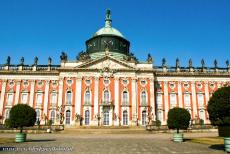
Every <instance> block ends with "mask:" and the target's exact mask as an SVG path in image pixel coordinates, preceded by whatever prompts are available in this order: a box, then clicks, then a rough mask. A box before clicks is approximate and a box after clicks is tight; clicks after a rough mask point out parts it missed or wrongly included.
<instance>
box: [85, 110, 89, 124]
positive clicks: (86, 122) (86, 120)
mask: <svg viewBox="0 0 230 154" xmlns="http://www.w3.org/2000/svg"><path fill="white" fill-rule="evenodd" d="M89 120H90V115H89V110H86V111H85V125H89Z"/></svg>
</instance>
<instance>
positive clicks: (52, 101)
mask: <svg viewBox="0 0 230 154" xmlns="http://www.w3.org/2000/svg"><path fill="white" fill-rule="evenodd" d="M56 101H57V93H55V92H53V93H52V94H51V104H52V106H55V105H56Z"/></svg>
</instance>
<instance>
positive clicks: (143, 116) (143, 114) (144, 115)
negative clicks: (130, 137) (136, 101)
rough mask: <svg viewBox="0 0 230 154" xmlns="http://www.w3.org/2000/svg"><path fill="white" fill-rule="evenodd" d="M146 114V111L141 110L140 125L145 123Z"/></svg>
mask: <svg viewBox="0 0 230 154" xmlns="http://www.w3.org/2000/svg"><path fill="white" fill-rule="evenodd" d="M146 118H147V114H146V111H142V125H143V126H144V125H146Z"/></svg>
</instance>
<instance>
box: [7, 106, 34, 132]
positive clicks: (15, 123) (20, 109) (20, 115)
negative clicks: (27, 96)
mask: <svg viewBox="0 0 230 154" xmlns="http://www.w3.org/2000/svg"><path fill="white" fill-rule="evenodd" d="M35 122H36V112H35V110H34V109H33V108H32V107H30V106H28V105H26V104H17V105H15V106H13V107H12V109H11V110H10V118H9V122H8V126H9V127H11V128H19V129H20V133H22V130H23V127H30V126H34V124H35Z"/></svg>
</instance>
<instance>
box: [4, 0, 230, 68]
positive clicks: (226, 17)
mask: <svg viewBox="0 0 230 154" xmlns="http://www.w3.org/2000/svg"><path fill="white" fill-rule="evenodd" d="M107 8H109V9H111V11H112V20H113V23H112V25H113V27H115V28H117V29H118V30H119V31H120V32H121V33H122V34H123V35H124V36H125V37H126V38H127V39H128V40H129V41H130V42H131V51H132V52H133V53H134V54H135V55H136V57H137V58H138V59H139V60H141V61H144V60H146V57H147V54H148V53H151V55H152V56H153V58H154V65H161V60H162V58H164V57H165V58H166V60H167V63H168V64H169V65H173V66H174V65H175V60H176V58H177V57H178V58H179V59H180V62H181V66H187V65H188V60H189V58H192V59H193V64H194V65H195V66H200V60H201V59H202V58H204V59H205V63H206V65H207V66H213V61H214V59H217V61H218V65H219V66H223V67H225V61H226V60H227V59H229V60H230V0H84V1H83V0H82V1H80V0H79V1H78V0H1V1H0V64H3V63H5V62H6V58H7V56H11V59H12V63H15V64H18V63H19V61H20V58H21V57H22V56H24V58H25V63H26V64H32V63H33V59H34V57H35V56H38V58H39V62H38V63H39V64H47V61H48V60H47V59H48V57H49V56H51V57H52V59H53V62H54V63H55V64H59V62H60V60H59V57H60V53H61V51H65V52H66V53H67V54H68V57H69V59H72V60H74V59H75V57H76V55H77V53H78V52H80V51H81V50H85V41H86V40H87V39H89V38H90V37H92V35H93V34H94V33H95V32H96V31H97V30H98V29H99V28H101V27H103V26H104V18H105V11H106V9H107Z"/></svg>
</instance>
